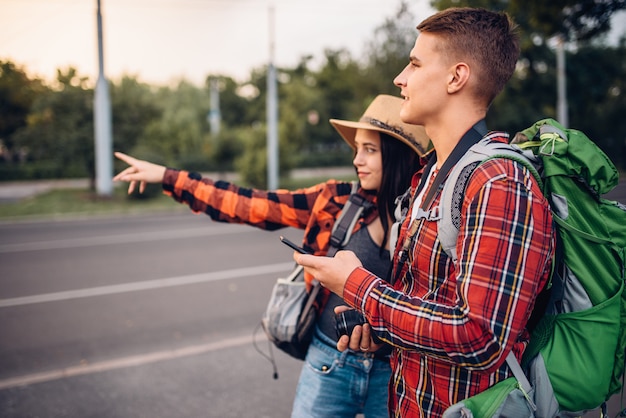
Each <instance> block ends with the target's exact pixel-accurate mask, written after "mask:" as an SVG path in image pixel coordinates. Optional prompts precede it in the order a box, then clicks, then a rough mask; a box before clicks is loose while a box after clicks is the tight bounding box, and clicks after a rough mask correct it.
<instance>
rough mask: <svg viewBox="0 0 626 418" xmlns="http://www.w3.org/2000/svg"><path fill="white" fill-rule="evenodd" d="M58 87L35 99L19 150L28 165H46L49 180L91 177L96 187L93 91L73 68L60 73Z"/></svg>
mask: <svg viewBox="0 0 626 418" xmlns="http://www.w3.org/2000/svg"><path fill="white" fill-rule="evenodd" d="M57 84H58V87H57V88H56V89H49V90H46V91H45V92H43V93H42V94H39V95H38V96H37V98H36V99H35V101H34V103H33V105H32V108H31V112H30V113H29V115H28V118H27V125H26V126H25V127H24V128H22V129H20V130H19V131H18V132H17V133H16V134H15V135H14V139H15V143H16V146H18V147H21V148H23V149H24V150H25V152H26V157H27V159H28V160H29V161H39V162H42V161H43V162H46V163H47V166H48V169H49V172H48V173H47V176H48V177H76V176H89V178H91V179H92V183H93V181H94V180H95V166H94V155H93V154H94V126H93V89H90V88H88V87H87V78H86V77H80V76H79V75H78V74H77V72H76V69H74V68H68V69H67V70H65V71H62V70H57Z"/></svg>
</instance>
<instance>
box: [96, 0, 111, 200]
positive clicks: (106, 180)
mask: <svg viewBox="0 0 626 418" xmlns="http://www.w3.org/2000/svg"><path fill="white" fill-rule="evenodd" d="M97 19H98V64H99V65H98V81H97V82H96V90H95V95H94V131H95V132H94V134H95V138H94V140H95V163H96V192H97V193H98V195H100V196H111V195H112V194H113V141H112V135H111V101H110V100H109V85H108V82H107V80H106V78H105V76H104V52H103V47H102V14H101V13H100V0H98V14H97Z"/></svg>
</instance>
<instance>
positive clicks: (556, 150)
mask: <svg viewBox="0 0 626 418" xmlns="http://www.w3.org/2000/svg"><path fill="white" fill-rule="evenodd" d="M490 158H510V159H514V160H516V161H519V162H520V163H522V164H524V165H525V166H526V167H528V169H529V170H530V171H531V172H532V173H533V175H535V177H536V178H537V180H538V181H539V184H540V185H541V186H542V190H543V193H544V195H545V196H547V197H548V200H549V202H550V206H551V210H552V214H553V218H554V222H555V229H556V231H557V250H556V260H555V263H554V270H553V272H552V276H551V281H550V284H549V286H547V287H549V292H548V296H549V299H548V300H547V305H546V308H545V311H544V312H542V313H541V314H540V317H539V319H538V323H537V324H536V326H535V327H534V328H533V331H532V334H531V340H530V343H529V346H528V347H527V348H526V351H525V352H524V357H523V361H522V365H521V366H522V367H519V365H518V364H517V361H516V360H515V357H514V356H512V355H509V356H508V357H507V363H508V364H509V366H511V369H512V370H513V374H514V375H515V377H511V378H509V379H507V380H505V381H503V382H500V383H498V384H497V385H495V386H493V387H492V388H490V389H488V390H487V391H485V392H482V393H480V394H478V395H476V396H474V397H472V398H469V399H466V400H464V401H462V402H459V403H458V404H455V405H453V406H451V407H450V408H449V409H448V411H446V414H445V415H444V417H446V418H447V417H481V418H482V417H500V416H515V417H523V416H528V417H533V416H536V417H555V416H561V417H563V416H580V415H583V414H584V413H585V412H586V411H589V410H593V409H596V408H598V407H602V408H603V409H604V410H605V409H606V404H605V401H607V400H608V399H609V398H610V397H611V395H613V394H615V393H617V392H619V391H620V389H621V387H622V375H623V373H624V357H625V350H626V292H624V279H625V248H626V206H624V205H623V204H620V203H618V202H615V201H609V200H606V199H604V198H602V195H604V194H605V193H607V192H609V191H610V190H612V189H613V188H614V187H615V186H616V185H617V183H618V180H619V174H618V171H617V169H616V168H615V166H614V164H613V163H612V162H611V160H610V159H609V158H608V157H607V156H606V154H605V153H604V152H602V151H601V150H600V149H599V148H598V147H597V146H596V145H595V144H594V143H593V142H592V141H591V140H590V139H589V138H587V136H585V134H583V133H582V132H580V131H577V130H573V129H565V128H564V127H563V126H561V125H560V124H559V123H558V122H556V121H554V120H552V119H544V120H541V121H538V122H537V123H535V124H534V125H533V126H531V127H530V128H528V129H526V130H524V131H522V132H520V133H518V134H517V135H516V137H515V139H514V140H513V141H512V143H511V145H509V144H502V143H497V142H493V141H489V140H488V139H487V138H483V139H482V140H481V141H479V142H478V143H477V144H475V145H474V146H472V147H471V148H470V151H469V152H467V153H466V154H465V155H464V156H463V157H462V159H461V160H460V161H459V162H458V163H457V164H456V165H455V167H454V168H453V169H452V171H451V172H450V175H449V176H448V179H447V180H446V183H445V185H444V187H443V191H442V198H441V204H440V207H439V211H440V212H439V213H440V214H441V219H440V220H438V227H439V232H438V237H439V240H440V241H441V243H442V246H443V247H444V250H446V252H447V253H448V254H449V255H450V256H451V257H452V258H453V260H454V261H456V254H455V251H454V248H455V244H456V239H457V236H458V228H459V225H455V222H456V223H458V216H457V218H455V214H454V213H453V211H454V209H453V208H455V207H456V208H457V209H456V210H457V211H458V207H460V206H459V202H460V201H459V198H461V199H462V194H461V193H454V189H457V188H458V187H463V186H464V184H457V182H459V181H460V179H462V178H465V179H467V178H468V177H469V176H468V172H471V170H473V169H474V168H475V167H476V165H478V164H480V163H481V162H484V161H485V160H487V159H490ZM464 171H465V172H464ZM462 173H463V174H462ZM461 190H463V189H461ZM459 195H461V196H459ZM457 215H458V213H457ZM455 219H456V221H455ZM538 305H539V303H538ZM536 310H537V307H536ZM522 370H523V371H522ZM507 411H508V412H507ZM511 411H514V412H511Z"/></svg>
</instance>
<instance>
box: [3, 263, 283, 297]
mask: <svg viewBox="0 0 626 418" xmlns="http://www.w3.org/2000/svg"><path fill="white" fill-rule="evenodd" d="M293 266H294V263H293V262H287V263H277V264H267V265H264V266H253V267H243V268H237V269H232V270H222V271H215V272H211V273H201V274H191V275H188V276H179V277H168V278H164V279H155V280H144V281H140V282H131V283H123V284H115V285H110V286H99V287H91V288H87V289H77V290H66V291H63V292H54V293H43V294H40V295H32V296H22V297H17V298H11V299H0V308H6V307H8V306H21V305H29V304H32V303H42V302H54V301H61V300H68V299H77V298H86V297H92V296H102V295H112V294H116V293H127V292H136V291H139V290H149V289H160V288H163V287H171V286H182V285H187V284H194V283H205V282H214V281H218V280H226V279H235V278H239V277H246V276H252V275H259V274H269V273H280V272H287V271H289V270H290V269H292V268H293Z"/></svg>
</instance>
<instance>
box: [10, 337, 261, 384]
mask: <svg viewBox="0 0 626 418" xmlns="http://www.w3.org/2000/svg"><path fill="white" fill-rule="evenodd" d="M252 341H253V336H252V335H245V336H240V337H234V338H228V339H225V340H221V341H216V342H212V343H207V344H200V345H193V346H189V347H182V348H174V349H171V350H163V351H155V352H153V353H146V354H140V355H136V356H129V357H121V358H117V359H111V360H105V361H99V362H96V363H92V364H85V365H80V366H72V367H66V368H63V369H57V370H50V371H47V372H41V373H33V374H27V375H24V376H17V377H11V378H8V379H3V380H0V390H2V389H8V388H13V387H16V386H26V385H32V384H35V383H42V382H48V381H51V380H57V379H63V378H66V377H74V376H80V375H85V374H91V373H99V372H106V371H110V370H115V369H122V368H126V367H136V366H143V365H146V364H151V363H156V362H159V361H168V360H174V359H178V358H182V357H189V356H195V355H198V354H205V353H209V352H212V351H217V350H223V349H225V348H233V347H240V346H242V345H245V344H251V343H252Z"/></svg>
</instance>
